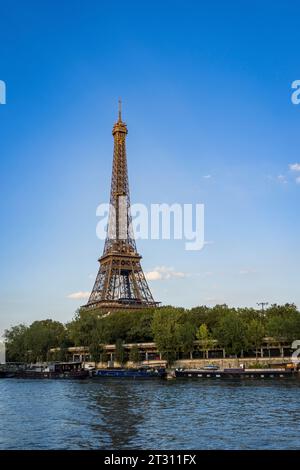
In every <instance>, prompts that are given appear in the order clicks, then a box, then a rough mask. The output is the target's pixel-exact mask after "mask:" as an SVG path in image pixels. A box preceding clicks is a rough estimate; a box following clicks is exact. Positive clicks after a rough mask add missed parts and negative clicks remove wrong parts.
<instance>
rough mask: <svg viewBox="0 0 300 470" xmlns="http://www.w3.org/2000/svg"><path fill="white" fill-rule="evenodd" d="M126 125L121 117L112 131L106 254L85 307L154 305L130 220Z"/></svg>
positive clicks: (111, 307)
mask: <svg viewBox="0 0 300 470" xmlns="http://www.w3.org/2000/svg"><path fill="white" fill-rule="evenodd" d="M127 133H128V131H127V126H126V124H125V122H123V121H122V117H121V102H120V101H119V118H118V121H117V122H116V123H115V125H114V127H113V130H112V135H113V138H114V153H113V166H112V180H111V192H110V213H109V219H108V228H107V235H106V240H105V245H104V250H103V255H102V256H101V258H100V259H99V260H98V261H99V263H100V267H99V271H98V274H97V277H96V281H95V284H94V287H93V290H92V292H91V295H90V298H89V300H88V303H87V305H85V307H86V308H95V307H101V308H105V309H116V308H118V309H120V308H130V309H136V308H144V307H154V306H156V305H158V304H159V303H158V302H155V301H154V300H153V297H152V294H151V292H150V289H149V286H148V283H147V281H146V278H145V275H144V273H143V270H142V267H141V263H140V260H141V258H142V257H141V256H140V255H139V254H138V252H137V249H136V244H135V239H134V234H133V230H132V224H131V212H130V195H129V183H128V172H127V157H126V135H127Z"/></svg>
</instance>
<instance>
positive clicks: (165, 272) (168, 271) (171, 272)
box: [145, 266, 187, 281]
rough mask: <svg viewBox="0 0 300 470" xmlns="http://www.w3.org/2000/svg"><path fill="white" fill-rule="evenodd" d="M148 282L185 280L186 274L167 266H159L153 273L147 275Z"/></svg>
mask: <svg viewBox="0 0 300 470" xmlns="http://www.w3.org/2000/svg"><path fill="white" fill-rule="evenodd" d="M145 276H146V279H147V280H148V281H162V280H166V279H174V278H183V277H186V276H187V274H186V273H182V272H180V271H175V269H174V268H171V267H167V266H157V267H156V268H154V270H153V271H149V272H147V273H145Z"/></svg>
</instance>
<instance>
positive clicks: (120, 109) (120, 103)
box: [119, 98, 122, 122]
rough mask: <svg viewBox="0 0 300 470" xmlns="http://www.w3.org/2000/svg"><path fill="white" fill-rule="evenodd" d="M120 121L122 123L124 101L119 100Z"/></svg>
mask: <svg viewBox="0 0 300 470" xmlns="http://www.w3.org/2000/svg"><path fill="white" fill-rule="evenodd" d="M119 121H120V122H121V121H122V100H121V98H119Z"/></svg>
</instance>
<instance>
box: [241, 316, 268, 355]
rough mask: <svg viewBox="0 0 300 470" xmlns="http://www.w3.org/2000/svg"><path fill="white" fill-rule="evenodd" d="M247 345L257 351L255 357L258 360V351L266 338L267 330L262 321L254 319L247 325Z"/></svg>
mask: <svg viewBox="0 0 300 470" xmlns="http://www.w3.org/2000/svg"><path fill="white" fill-rule="evenodd" d="M246 335H247V344H248V346H249V347H251V348H254V349H255V356H256V358H257V351H258V348H260V346H261V344H262V340H263V338H264V336H265V329H264V326H263V324H262V322H261V321H260V320H257V319H252V320H250V322H249V323H248V325H247V330H246Z"/></svg>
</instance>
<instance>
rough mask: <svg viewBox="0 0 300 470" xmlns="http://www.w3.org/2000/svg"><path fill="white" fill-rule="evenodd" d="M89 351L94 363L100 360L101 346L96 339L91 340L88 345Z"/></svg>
mask: <svg viewBox="0 0 300 470" xmlns="http://www.w3.org/2000/svg"><path fill="white" fill-rule="evenodd" d="M89 353H90V356H91V359H92V361H94V362H95V364H96V363H97V362H100V360H101V355H102V353H103V346H102V345H101V344H99V342H98V341H93V342H92V343H91V344H90V345H89Z"/></svg>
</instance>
